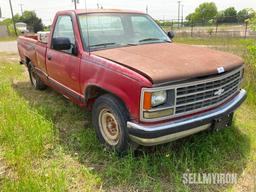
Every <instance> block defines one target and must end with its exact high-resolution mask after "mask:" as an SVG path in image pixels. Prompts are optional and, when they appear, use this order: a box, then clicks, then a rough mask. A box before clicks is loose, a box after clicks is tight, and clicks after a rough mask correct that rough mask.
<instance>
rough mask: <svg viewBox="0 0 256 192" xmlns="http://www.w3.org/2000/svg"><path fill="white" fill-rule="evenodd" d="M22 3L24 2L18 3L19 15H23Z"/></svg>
mask: <svg viewBox="0 0 256 192" xmlns="http://www.w3.org/2000/svg"><path fill="white" fill-rule="evenodd" d="M23 5H24V4H22V3H20V4H19V6H20V11H21V15H23Z"/></svg>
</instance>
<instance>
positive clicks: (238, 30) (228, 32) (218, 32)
mask: <svg viewBox="0 0 256 192" xmlns="http://www.w3.org/2000/svg"><path fill="white" fill-rule="evenodd" d="M158 23H159V24H160V26H161V27H162V28H163V29H164V30H165V31H174V32H175V35H176V36H178V37H205V38H207V37H223V38H225V37H227V38H228V37H233V38H256V32H255V31H252V30H250V28H249V26H248V22H232V23H228V22H218V21H212V22H203V21H201V22H189V21H186V20H184V21H182V20H177V19H173V20H169V21H167V20H165V21H164V20H161V21H158Z"/></svg>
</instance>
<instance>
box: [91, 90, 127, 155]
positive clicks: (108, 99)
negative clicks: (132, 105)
mask: <svg viewBox="0 0 256 192" xmlns="http://www.w3.org/2000/svg"><path fill="white" fill-rule="evenodd" d="M92 118H93V125H94V127H95V129H96V134H97V137H98V139H99V140H100V142H101V143H102V144H104V145H105V146H107V147H108V148H110V149H112V150H114V151H116V152H118V153H121V154H122V153H125V152H126V151H127V150H128V147H129V139H128V132H127V121H128V112H127V110H126V108H125V106H124V104H123V103H122V102H121V101H120V100H119V99H118V98H116V97H115V96H113V95H110V94H106V95H103V96H100V97H99V98H98V99H97V100H96V102H95V103H94V105H93V110H92Z"/></svg>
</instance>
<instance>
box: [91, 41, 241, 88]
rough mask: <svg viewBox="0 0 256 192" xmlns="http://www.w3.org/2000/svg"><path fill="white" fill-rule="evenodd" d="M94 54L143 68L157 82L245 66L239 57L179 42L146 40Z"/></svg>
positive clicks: (142, 70) (141, 69) (132, 66)
mask: <svg viewBox="0 0 256 192" xmlns="http://www.w3.org/2000/svg"><path fill="white" fill-rule="evenodd" d="M93 54H95V55H97V56H100V57H103V58H106V59H109V60H111V61H115V62H117V63H119V64H121V65H124V66H127V67H128V68H132V69H134V70H135V71H140V72H141V73H143V74H144V75H145V77H150V80H151V81H152V82H153V83H155V84H157V83H163V82H166V81H177V80H184V79H191V78H196V77H202V76H207V75H213V74H218V71H217V68H219V67H224V69H225V71H230V70H233V69H235V68H238V67H240V66H242V64H243V61H242V59H241V58H240V57H238V56H235V55H232V54H230V53H225V52H221V51H216V50H212V49H207V48H199V47H194V46H189V45H184V44H177V43H159V44H145V45H139V46H130V47H122V48H114V49H108V50H100V51H94V52H93Z"/></svg>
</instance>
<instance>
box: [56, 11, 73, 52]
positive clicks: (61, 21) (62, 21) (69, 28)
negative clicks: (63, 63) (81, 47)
mask: <svg viewBox="0 0 256 192" xmlns="http://www.w3.org/2000/svg"><path fill="white" fill-rule="evenodd" d="M56 37H67V38H69V40H70V42H71V49H70V50H66V51H65V52H67V53H72V49H73V47H74V45H75V35H74V30H73V24H72V19H71V17H70V16H66V15H65V16H59V17H58V20H57V23H56V25H55V29H54V33H53V38H56Z"/></svg>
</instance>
